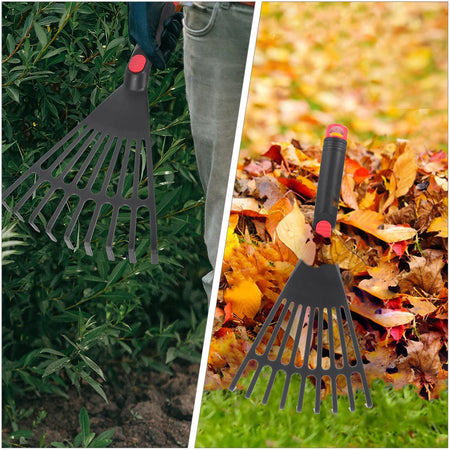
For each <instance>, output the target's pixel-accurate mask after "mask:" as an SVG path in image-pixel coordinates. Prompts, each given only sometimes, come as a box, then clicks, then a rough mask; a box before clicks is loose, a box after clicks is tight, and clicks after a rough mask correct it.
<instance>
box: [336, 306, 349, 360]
mask: <svg viewBox="0 0 450 450" xmlns="http://www.w3.org/2000/svg"><path fill="white" fill-rule="evenodd" d="M336 319H337V324H338V329H339V339H340V341H341V349H342V360H343V361H342V363H343V367H345V365H346V364H348V365H350V363H349V361H348V354H347V347H346V345H345V335H344V324H343V323H342V314H341V311H340V309H338V308H336Z"/></svg>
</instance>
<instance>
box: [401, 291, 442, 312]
mask: <svg viewBox="0 0 450 450" xmlns="http://www.w3.org/2000/svg"><path fill="white" fill-rule="evenodd" d="M402 297H403V298H406V299H407V300H408V302H409V303H411V305H413V307H412V308H411V309H410V311H411V312H412V313H413V314H416V315H419V316H427V315H428V314H431V313H432V312H434V311H436V306H434V305H433V303H431V302H430V301H428V300H427V299H426V298H423V297H413V296H412V295H402Z"/></svg>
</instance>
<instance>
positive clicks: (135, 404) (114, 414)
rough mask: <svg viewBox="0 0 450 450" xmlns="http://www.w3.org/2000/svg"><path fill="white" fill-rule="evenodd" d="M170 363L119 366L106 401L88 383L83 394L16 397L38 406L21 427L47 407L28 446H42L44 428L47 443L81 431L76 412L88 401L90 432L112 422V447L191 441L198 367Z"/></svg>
mask: <svg viewBox="0 0 450 450" xmlns="http://www.w3.org/2000/svg"><path fill="white" fill-rule="evenodd" d="M172 369H173V375H169V374H165V373H158V372H151V371H149V372H147V373H141V374H134V373H130V374H128V375H126V374H125V373H120V372H119V373H118V374H117V379H118V381H119V383H118V384H117V385H113V384H110V385H107V386H105V390H106V393H107V396H108V399H109V403H108V404H107V403H105V402H104V401H103V400H102V399H101V398H100V397H99V396H98V395H97V394H96V393H95V392H94V391H93V390H92V389H90V388H88V387H84V386H83V387H82V389H81V395H80V394H79V393H78V392H77V391H76V390H75V389H72V390H70V391H69V399H64V398H61V397H57V396H44V397H41V398H39V397H30V398H28V399H26V400H23V401H18V402H17V406H18V409H20V408H25V409H27V408H33V409H34V412H33V414H32V415H31V416H30V417H29V418H28V419H26V420H24V421H23V422H21V423H20V428H21V429H31V428H32V422H33V419H35V418H36V416H37V413H38V412H39V411H40V410H45V411H46V412H47V417H46V418H45V419H44V420H43V421H42V422H41V423H40V424H39V425H37V426H36V427H35V428H34V431H33V438H31V439H29V440H28V444H29V446H30V447H39V442H40V440H41V438H42V435H43V434H45V441H44V447H51V446H52V445H51V443H52V442H55V441H57V442H63V441H64V440H65V439H67V440H69V441H71V442H73V439H74V438H75V436H76V434H77V433H79V431H80V429H79V423H78V415H79V412H80V410H81V408H82V407H83V406H84V407H86V409H87V411H88V414H89V418H90V423H91V432H95V433H96V435H97V436H98V435H99V434H100V433H102V432H104V431H106V430H109V429H112V428H114V430H115V433H114V436H113V442H112V444H111V447H187V444H188V440H189V430H190V425H191V416H192V409H193V406H194V399H195V391H196V387H197V378H198V369H199V367H198V365H197V364H192V365H187V366H186V365H175V366H173V367H172ZM10 433H11V430H8V429H4V430H3V435H4V437H6V436H8V435H9V434H10Z"/></svg>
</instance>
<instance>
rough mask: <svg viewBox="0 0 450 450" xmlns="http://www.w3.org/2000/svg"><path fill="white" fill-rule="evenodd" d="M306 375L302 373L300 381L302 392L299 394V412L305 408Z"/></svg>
mask: <svg viewBox="0 0 450 450" xmlns="http://www.w3.org/2000/svg"><path fill="white" fill-rule="evenodd" d="M305 384H306V375H302V380H301V382H300V392H299V394H298V403H297V412H298V413H301V412H302V409H303V396H304V394H305Z"/></svg>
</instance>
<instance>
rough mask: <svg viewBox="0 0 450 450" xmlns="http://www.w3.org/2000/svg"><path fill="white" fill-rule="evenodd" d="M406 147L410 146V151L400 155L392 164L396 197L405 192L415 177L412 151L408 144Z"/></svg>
mask: <svg viewBox="0 0 450 450" xmlns="http://www.w3.org/2000/svg"><path fill="white" fill-rule="evenodd" d="M407 148H410V149H411V151H407V152H405V153H403V154H402V155H400V156H399V157H398V158H397V161H395V164H394V169H393V176H395V181H396V189H395V196H396V197H401V196H402V195H405V194H407V193H408V191H409V189H410V188H411V186H412V185H413V184H414V180H415V179H416V173H417V164H416V158H415V155H414V151H413V149H412V147H410V146H407Z"/></svg>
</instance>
